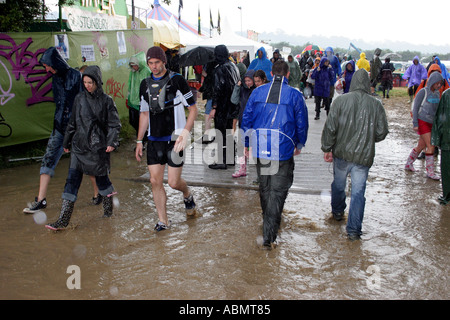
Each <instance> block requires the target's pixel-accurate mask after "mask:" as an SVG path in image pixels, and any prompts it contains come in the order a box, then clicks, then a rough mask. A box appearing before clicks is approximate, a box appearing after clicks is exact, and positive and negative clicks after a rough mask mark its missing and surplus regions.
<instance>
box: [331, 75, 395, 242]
mask: <svg viewBox="0 0 450 320" xmlns="http://www.w3.org/2000/svg"><path fill="white" fill-rule="evenodd" d="M388 133H389V130H388V123H387V118H386V112H385V110H384V107H383V105H382V104H381V102H380V101H379V100H378V99H376V98H375V97H373V96H371V94H370V78H369V73H368V72H367V71H366V70H365V69H359V70H358V71H356V72H355V74H354V75H353V78H352V82H351V84H350V91H349V93H347V94H344V95H341V96H339V97H337V98H336V99H334V101H333V105H332V107H331V108H330V113H329V114H328V117H327V121H326V122H325V126H324V128H323V131H322V151H323V152H324V160H325V162H333V176H334V179H333V183H332V184H331V210H332V213H333V217H334V219H335V220H337V221H340V220H342V218H343V216H344V210H345V208H346V204H345V200H346V194H345V188H346V183H347V176H348V175H349V174H350V176H351V183H352V188H351V201H350V208H349V213H348V220H347V228H346V229H347V235H348V238H349V239H350V240H357V239H360V236H361V228H362V221H363V217H364V208H365V202H366V198H365V197H364V194H365V190H366V183H367V177H368V175H369V169H370V167H371V166H372V164H373V160H374V157H375V143H376V142H380V141H382V140H384V139H385V138H386V136H387V134H388Z"/></svg>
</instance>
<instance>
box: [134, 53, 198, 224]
mask: <svg viewBox="0 0 450 320" xmlns="http://www.w3.org/2000/svg"><path fill="white" fill-rule="evenodd" d="M166 61H167V60H166V55H165V53H164V51H163V50H162V49H161V48H160V47H152V48H150V49H149V50H148V51H147V64H148V66H149V67H150V70H151V72H152V75H151V77H149V78H147V79H145V80H143V81H142V82H141V86H140V97H141V104H140V116H139V132H138V140H137V141H136V159H137V160H138V161H141V158H142V155H143V153H142V149H143V148H142V139H143V136H144V134H145V132H146V131H147V130H148V144H147V165H148V169H149V172H150V182H151V184H152V192H153V198H154V201H155V206H156V210H157V212H158V217H159V222H158V223H157V224H156V226H155V230H157V231H160V230H164V229H167V228H168V227H169V221H168V218H167V211H166V200H167V196H166V192H165V189H164V186H163V178H164V171H165V166H166V164H167V165H168V182H169V186H170V187H171V188H173V189H176V190H179V191H181V192H183V195H184V202H185V206H186V213H187V214H188V215H193V214H195V210H194V208H195V203H194V200H193V197H192V194H191V192H190V190H189V188H188V186H187V184H186V181H184V180H183V179H182V178H181V173H182V166H183V160H182V158H183V150H184V148H185V147H186V144H187V140H188V138H189V135H190V131H191V129H192V127H193V126H194V121H195V119H196V117H197V112H198V111H197V106H196V103H195V100H194V97H193V95H192V92H191V90H190V88H189V86H188V84H187V82H186V80H185V79H184V78H183V77H182V76H181V75H179V74H177V73H173V72H170V71H168V70H167V69H166V67H165V63H166ZM184 108H188V110H189V115H188V118H187V119H186V116H185V113H184ZM172 137H177V138H176V140H175V141H173V138H172Z"/></svg>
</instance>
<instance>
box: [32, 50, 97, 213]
mask: <svg viewBox="0 0 450 320" xmlns="http://www.w3.org/2000/svg"><path fill="white" fill-rule="evenodd" d="M39 62H40V64H41V65H43V66H44V67H45V70H46V71H47V72H48V73H51V74H52V91H53V101H54V102H55V105H56V107H55V115H54V118H53V130H52V133H51V135H50V137H49V139H48V143H47V149H46V151H45V155H44V157H43V159H42V163H41V168H40V171H39V173H40V177H39V193H38V196H37V197H36V198H35V200H34V201H33V202H31V203H30V205H29V206H28V207H27V208H25V209H23V212H25V213H35V212H36V211H39V210H41V209H45V208H46V207H47V199H46V197H47V190H48V185H49V183H50V178H52V177H53V175H54V174H55V168H56V166H57V164H58V162H59V159H60V158H61V156H62V154H63V147H62V143H63V139H64V132H65V130H66V127H67V123H68V122H69V119H70V115H71V114H72V105H73V101H74V99H75V96H76V95H77V94H78V92H80V90H81V73H80V72H79V71H78V70H75V69H73V68H71V67H69V65H68V64H67V62H66V61H65V60H64V59H63V57H61V55H60V53H59V52H58V50H57V49H56V48H55V47H50V48H48V49H47V50H45V52H44V53H43V54H42V57H41V58H40V60H39ZM94 190H95V188H94Z"/></svg>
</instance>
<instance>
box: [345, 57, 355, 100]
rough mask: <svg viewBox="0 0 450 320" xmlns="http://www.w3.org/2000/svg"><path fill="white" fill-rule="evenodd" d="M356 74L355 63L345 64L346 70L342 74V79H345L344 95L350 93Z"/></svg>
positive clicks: (351, 61)
mask: <svg viewBox="0 0 450 320" xmlns="http://www.w3.org/2000/svg"><path fill="white" fill-rule="evenodd" d="M354 73H355V61H353V60H350V61H348V62H347V63H346V64H345V70H344V72H343V73H342V77H343V78H344V84H345V85H344V93H348V92H349V91H350V85H351V83H352V78H353V74H354Z"/></svg>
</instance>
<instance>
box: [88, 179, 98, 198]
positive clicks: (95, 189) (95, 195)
mask: <svg viewBox="0 0 450 320" xmlns="http://www.w3.org/2000/svg"><path fill="white" fill-rule="evenodd" d="M89 179H91V183H92V187H93V188H94V198H95V197H97V195H98V187H97V183H96V182H95V176H89Z"/></svg>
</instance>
